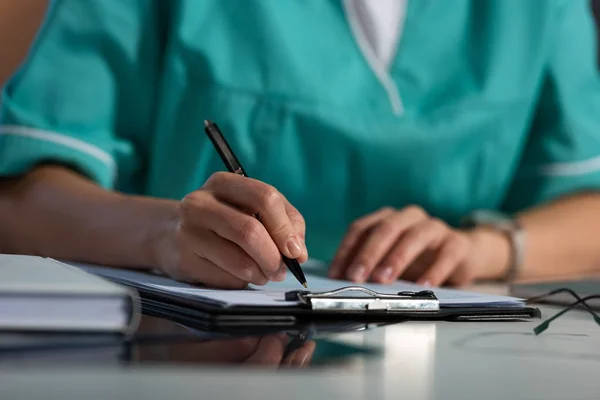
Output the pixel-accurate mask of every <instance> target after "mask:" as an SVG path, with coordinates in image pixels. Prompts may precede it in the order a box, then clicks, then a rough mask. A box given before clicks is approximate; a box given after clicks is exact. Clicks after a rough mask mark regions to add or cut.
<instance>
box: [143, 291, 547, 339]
mask: <svg viewBox="0 0 600 400" xmlns="http://www.w3.org/2000/svg"><path fill="white" fill-rule="evenodd" d="M138 291H139V292H140V295H141V298H142V307H143V310H144V313H146V314H148V315H153V316H157V317H161V318H167V319H171V320H174V321H177V322H180V323H183V324H186V325H190V324H193V325H196V326H201V327H204V328H208V329H235V328H242V329H243V328H248V327H258V326H260V327H271V328H293V327H295V326H299V325H303V324H306V323H307V322H320V321H329V322H342V321H344V322H350V321H355V322H363V323H378V322H381V323H389V322H402V321H411V320H421V321H439V320H444V321H519V320H531V319H537V318H541V312H540V310H539V309H537V308H534V307H529V306H525V305H523V306H494V307H449V308H444V307H440V304H439V301H438V299H437V298H436V297H435V292H433V291H429V290H427V291H421V292H399V293H397V294H393V295H390V294H382V293H378V292H374V291H371V290H369V289H365V288H362V287H345V288H340V289H337V290H335V291H331V292H309V291H290V292H287V293H286V297H287V298H289V299H298V300H300V304H299V305H298V306H297V307H293V308H277V307H260V306H239V307H228V308H223V307H220V306H216V305H214V304H211V303H208V302H200V301H191V300H189V299H186V298H183V297H179V296H172V295H169V294H165V293H159V292H156V291H153V290H147V289H145V288H143V287H141V288H138ZM357 293H359V294H361V295H359V296H356V294H357ZM350 294H352V295H351V296H350Z"/></svg>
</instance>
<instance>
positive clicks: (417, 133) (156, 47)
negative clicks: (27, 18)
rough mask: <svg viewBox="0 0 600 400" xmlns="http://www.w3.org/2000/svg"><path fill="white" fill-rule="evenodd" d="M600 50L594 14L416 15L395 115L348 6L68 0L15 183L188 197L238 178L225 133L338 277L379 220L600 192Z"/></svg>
mask: <svg viewBox="0 0 600 400" xmlns="http://www.w3.org/2000/svg"><path fill="white" fill-rule="evenodd" d="M595 48H596V43H595V32H594V24H593V20H592V16H591V12H590V10H589V9H588V1H587V0H564V1H557V0H539V1H535V0H531V1H523V0H501V1H500V0H498V1H494V0H472V1H469V0H455V1H428V0H419V1H414V0H409V1H408V8H407V10H406V20H405V23H404V27H403V34H402V37H401V39H400V42H399V43H398V47H397V52H396V55H395V57H394V59H393V61H392V63H391V66H390V67H389V71H388V73H389V78H390V81H391V83H392V84H393V85H394V86H395V88H396V89H397V91H398V93H399V94H400V96H401V99H402V103H403V107H404V110H403V112H402V113H398V112H397V111H398V110H395V109H394V107H392V105H391V104H390V99H389V96H388V94H387V92H386V90H385V89H384V87H383V86H382V84H381V82H380V80H378V79H377V76H376V74H375V73H374V72H373V70H372V69H371V68H370V66H369V63H368V62H367V60H366V59H365V57H364V56H363V54H362V52H361V50H360V48H359V45H357V41H356V40H355V38H354V36H353V35H352V30H351V26H350V24H349V22H348V18H347V15H346V13H345V11H344V4H343V3H342V1H340V0H277V1H274V0H255V1H248V0H227V1H223V0H202V1H199V0H172V1H160V0H156V1H151V0H86V1H81V0H54V1H52V2H51V7H50V10H49V12H48V16H47V19H46V22H45V24H44V26H43V28H42V29H41V31H40V33H39V35H38V37H37V40H36V43H35V44H34V46H33V48H32V50H31V52H30V56H29V58H28V59H27V61H26V63H25V64H24V65H23V66H22V69H21V70H20V71H19V73H18V74H17V75H16V76H15V77H14V78H13V79H12V81H11V82H10V83H9V84H8V85H7V86H6V88H5V90H4V92H3V98H2V117H1V118H2V121H1V123H2V127H1V128H0V132H1V134H0V175H3V176H14V175H18V174H22V173H24V172H26V171H27V170H28V169H30V168H32V167H33V166H34V165H36V164H38V163H41V162H48V161H51V162H59V163H63V164H66V165H70V166H72V167H73V168H76V169H77V170H78V171H80V172H82V173H84V174H85V175H87V176H89V177H90V178H91V179H93V180H95V181H96V182H97V183H98V184H100V185H102V186H103V187H106V188H111V189H115V190H119V191H122V192H126V193H136V194H145V195H150V196H157V197H165V198H173V199H181V198H182V197H183V196H185V195H186V194H187V193H189V192H191V191H193V190H195V189H198V188H199V187H200V186H201V185H202V184H203V182H204V181H205V180H206V179H207V177H209V176H210V175H211V174H212V173H213V172H215V171H220V170H224V167H223V164H222V162H221V160H220V159H219V157H218V155H217V154H216V152H215V150H214V148H213V147H212V146H211V144H210V142H209V141H208V140H207V137H206V135H205V134H204V131H203V120H204V119H211V120H214V121H215V122H217V123H218V124H219V125H220V127H221V129H222V131H223V132H224V134H225V135H226V137H227V138H228V139H229V141H230V144H231V145H232V147H233V149H234V151H235V152H236V153H237V155H238V158H239V159H240V161H241V162H242V164H243V165H244V167H245V169H246V170H247V172H248V174H249V175H251V176H252V177H255V178H257V179H260V180H263V181H265V182H267V183H269V184H272V185H274V186H275V187H277V188H278V189H279V190H280V191H281V192H282V193H283V194H284V195H285V196H287V198H288V199H290V201H291V202H292V203H293V204H294V205H296V207H297V208H298V209H299V210H300V211H301V212H302V214H303V215H304V216H305V218H306V222H307V244H308V248H309V251H310V254H311V256H314V257H317V258H321V259H328V258H329V257H331V255H332V253H333V252H334V251H335V249H336V246H337V244H338V243H339V240H340V239H341V237H342V235H343V233H344V231H345V229H346V228H347V226H348V224H349V223H351V222H352V221H353V220H354V219H355V218H358V217H360V216H362V215H364V214H366V213H369V212H372V211H374V210H376V209H378V208H380V207H382V206H386V205H388V206H394V207H398V208H400V207H403V206H406V205H409V204H418V205H420V206H422V207H423V208H425V209H426V210H427V211H428V212H429V213H430V214H432V215H434V216H436V217H440V218H442V219H444V220H446V221H447V222H449V223H450V224H456V223H457V222H458V221H459V220H460V218H461V217H463V216H464V215H466V214H468V213H470V212H471V211H473V210H475V209H482V208H483V209H493V210H500V211H505V212H514V211H516V210H522V209H524V208H526V207H530V206H532V205H535V204H538V203H542V202H546V201H549V200H551V199H554V198H556V197H557V196H560V195H564V194H567V193H571V192H574V191H579V190H589V189H598V188H599V187H600V79H599V73H598V67H597V65H596V58H595V56H596V54H595Z"/></svg>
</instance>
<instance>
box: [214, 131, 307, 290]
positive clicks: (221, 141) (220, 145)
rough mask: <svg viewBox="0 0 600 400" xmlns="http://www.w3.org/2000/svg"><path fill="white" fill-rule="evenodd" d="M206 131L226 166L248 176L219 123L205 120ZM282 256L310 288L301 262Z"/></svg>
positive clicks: (304, 284) (295, 274)
mask: <svg viewBox="0 0 600 400" xmlns="http://www.w3.org/2000/svg"><path fill="white" fill-rule="evenodd" d="M204 131H205V132H206V134H207V135H208V138H209V139H210V141H211V142H212V144H213V146H215V149H216V150H217V152H218V153H219V155H220V156H221V159H222V160H223V162H224V163H225V166H226V167H227V169H228V170H229V172H233V173H234V174H238V175H241V176H246V177H247V176H248V175H246V171H244V168H242V165H241V164H240V162H239V161H238V159H237V157H236V156H235V154H233V151H232V150H231V147H229V144H228V143H227V141H226V140H225V138H224V137H223V134H222V133H221V131H220V130H219V127H218V126H217V124H215V123H214V122H212V121H208V120H206V121H204ZM256 218H257V219H258V220H259V221H260V218H259V216H258V215H256ZM281 257H282V258H283V262H284V263H285V265H286V266H287V267H288V269H289V270H290V271H291V272H292V274H293V275H294V276H295V277H296V279H298V282H300V283H301V284H302V286H304V287H305V288H308V286H307V284H306V277H305V276H304V272H302V268H300V263H299V262H298V260H295V259H291V258H288V257H286V256H285V255H284V254H282V255H281Z"/></svg>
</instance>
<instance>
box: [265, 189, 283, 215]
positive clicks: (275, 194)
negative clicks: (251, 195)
mask: <svg viewBox="0 0 600 400" xmlns="http://www.w3.org/2000/svg"><path fill="white" fill-rule="evenodd" d="M282 200H283V196H282V195H281V193H279V191H278V190H277V189H275V188H274V187H273V186H270V185H266V186H265V188H264V189H262V192H261V194H260V201H261V203H262V205H263V206H264V208H265V209H271V208H273V207H276V206H277V205H278V204H281V202H282Z"/></svg>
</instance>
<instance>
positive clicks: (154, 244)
mask: <svg viewBox="0 0 600 400" xmlns="http://www.w3.org/2000/svg"><path fill="white" fill-rule="evenodd" d="M123 201H124V202H125V203H127V204H126V206H125V209H130V210H131V211H132V214H134V215H135V219H136V220H138V221H139V222H140V223H139V224H137V227H138V228H137V229H140V232H139V234H140V236H139V237H138V240H137V245H138V246H137V247H138V249H137V250H138V252H139V253H138V254H139V260H138V261H136V263H141V264H138V265H135V266H136V267H146V268H154V269H162V267H163V266H164V265H165V262H166V258H167V257H169V256H170V255H171V254H173V253H174V252H175V248H174V246H173V244H174V242H175V241H174V239H173V236H174V232H175V228H176V226H177V221H178V215H179V213H178V204H179V202H177V201H173V200H163V199H156V198H148V197H140V196H126V197H125V198H124V199H123Z"/></svg>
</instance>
